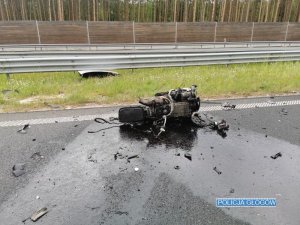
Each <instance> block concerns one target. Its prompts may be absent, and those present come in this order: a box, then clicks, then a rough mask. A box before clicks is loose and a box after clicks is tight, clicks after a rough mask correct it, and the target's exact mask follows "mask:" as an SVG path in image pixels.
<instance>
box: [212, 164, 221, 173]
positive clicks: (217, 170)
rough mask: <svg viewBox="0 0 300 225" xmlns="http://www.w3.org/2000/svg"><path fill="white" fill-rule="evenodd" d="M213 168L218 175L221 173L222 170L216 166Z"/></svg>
mask: <svg viewBox="0 0 300 225" xmlns="http://www.w3.org/2000/svg"><path fill="white" fill-rule="evenodd" d="M213 170H214V171H216V173H217V174H218V175H221V174H222V172H221V171H220V170H219V169H217V167H216V166H215V167H214V168H213Z"/></svg>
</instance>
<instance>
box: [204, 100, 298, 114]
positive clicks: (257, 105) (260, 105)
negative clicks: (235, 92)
mask: <svg viewBox="0 0 300 225" xmlns="http://www.w3.org/2000/svg"><path fill="white" fill-rule="evenodd" d="M289 105H300V100H292V101H280V102H259V103H246V104H237V105H236V107H235V108H236V109H253V108H266V107H274V106H289ZM220 110H223V107H222V106H220V105H215V106H204V107H200V111H201V112H208V111H220Z"/></svg>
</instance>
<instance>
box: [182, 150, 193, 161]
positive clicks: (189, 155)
mask: <svg viewBox="0 0 300 225" xmlns="http://www.w3.org/2000/svg"><path fill="white" fill-rule="evenodd" d="M184 157H185V158H187V159H188V160H190V161H192V154H190V153H188V152H186V153H184Z"/></svg>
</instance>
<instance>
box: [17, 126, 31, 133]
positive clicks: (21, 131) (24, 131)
mask: <svg viewBox="0 0 300 225" xmlns="http://www.w3.org/2000/svg"><path fill="white" fill-rule="evenodd" d="M28 128H30V125H29V124H25V125H24V126H23V128H21V129H20V130H18V132H19V133H21V134H26V133H27V129H28Z"/></svg>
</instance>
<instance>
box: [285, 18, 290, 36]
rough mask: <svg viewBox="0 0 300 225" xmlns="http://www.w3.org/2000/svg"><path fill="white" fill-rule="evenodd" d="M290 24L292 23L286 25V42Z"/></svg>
mask: <svg viewBox="0 0 300 225" xmlns="http://www.w3.org/2000/svg"><path fill="white" fill-rule="evenodd" d="M289 24H290V22H289V21H288V22H287V24H286V30H285V37H284V41H286V39H287V35H288V32H289Z"/></svg>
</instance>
